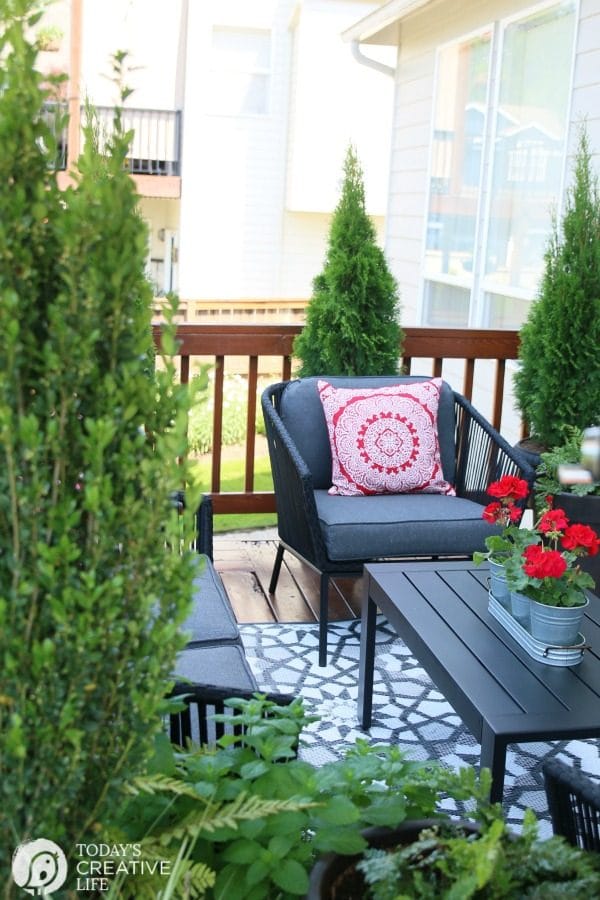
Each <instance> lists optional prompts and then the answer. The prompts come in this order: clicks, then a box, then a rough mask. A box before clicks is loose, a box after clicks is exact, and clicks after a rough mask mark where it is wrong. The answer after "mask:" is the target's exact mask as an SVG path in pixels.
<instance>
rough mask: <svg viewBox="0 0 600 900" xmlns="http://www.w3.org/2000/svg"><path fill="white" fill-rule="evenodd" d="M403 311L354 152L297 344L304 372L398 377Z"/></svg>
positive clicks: (348, 159)
mask: <svg viewBox="0 0 600 900" xmlns="http://www.w3.org/2000/svg"><path fill="white" fill-rule="evenodd" d="M399 314H400V309H399V301H398V290H397V286H396V282H395V281H394V278H393V276H392V275H391V273H390V271H389V269H388V266H387V263H386V260H385V256H384V254H383V251H382V250H381V248H380V247H379V246H378V244H377V241H376V233H375V228H374V226H373V223H372V222H371V220H370V219H369V217H368V216H367V214H366V211H365V190H364V184H363V175H362V170H361V167H360V164H359V162H358V159H357V157H356V153H355V152H354V150H353V149H352V147H350V148H349V149H348V152H347V154H346V160H345V163H344V184H343V188H342V195H341V198H340V201H339V203H338V205H337V207H336V210H335V212H334V215H333V219H332V221H331V228H330V232H329V243H328V249H327V255H326V259H325V266H324V268H323V271H322V272H321V273H320V274H319V275H317V277H316V278H315V279H314V281H313V294H312V297H311V301H310V304H309V306H308V309H307V315H306V325H305V326H304V329H303V331H302V333H301V334H300V335H299V336H298V337H297V339H296V341H295V344H294V355H295V356H296V357H297V358H298V359H300V361H301V368H300V371H299V374H300V375H303V376H304V375H386V374H395V373H396V372H397V371H398V358H399V355H400V345H401V342H402V340H403V333H402V329H401V327H400V324H399Z"/></svg>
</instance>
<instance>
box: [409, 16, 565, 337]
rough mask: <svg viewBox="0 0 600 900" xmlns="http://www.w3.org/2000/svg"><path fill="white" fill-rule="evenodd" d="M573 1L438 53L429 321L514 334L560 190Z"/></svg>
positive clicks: (427, 266)
mask: <svg viewBox="0 0 600 900" xmlns="http://www.w3.org/2000/svg"><path fill="white" fill-rule="evenodd" d="M574 7H575V3H574V2H573V0H564V2H560V3H554V4H552V5H551V6H548V5H546V6H545V7H544V8H543V9H538V10H536V11H534V12H530V13H529V14H528V15H526V16H521V17H519V18H518V19H512V20H510V21H505V22H501V23H498V24H497V25H495V26H490V27H489V28H488V29H485V30H483V31H482V32H480V33H479V34H477V35H474V36H473V35H472V36H470V37H469V38H468V39H465V40H462V41H460V42H457V43H455V44H452V45H450V46H446V47H443V48H441V49H440V50H439V51H438V60H437V76H436V93H435V100H434V111H433V141H432V152H431V162H430V173H429V200H428V221H427V236H426V241H425V260H424V275H425V277H424V290H423V311H422V320H423V322H424V324H427V325H448V326H452V325H454V326H461V327H465V326H468V325H471V326H476V327H477V326H478V327H490V328H502V327H505V328H518V327H519V326H520V324H521V323H522V322H523V321H524V319H525V318H526V316H527V312H528V307H529V303H530V302H531V300H532V299H533V297H534V296H535V294H536V291H537V288H538V285H539V281H540V278H541V275H542V271H543V265H544V250H545V248H546V242H547V239H548V236H549V234H550V229H551V219H552V211H553V208H556V206H557V204H558V202H559V200H560V196H561V190H562V180H563V176H564V157H565V144H566V136H567V125H568V112H569V97H570V87H571V68H572V61H573V45H574V33H575V10H574Z"/></svg>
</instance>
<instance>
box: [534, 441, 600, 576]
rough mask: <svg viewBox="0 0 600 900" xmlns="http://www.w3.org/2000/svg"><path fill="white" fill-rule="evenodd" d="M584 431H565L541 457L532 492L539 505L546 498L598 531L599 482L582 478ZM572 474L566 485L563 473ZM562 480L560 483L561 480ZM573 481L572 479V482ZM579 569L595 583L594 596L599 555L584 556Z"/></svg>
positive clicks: (599, 512) (599, 509) (570, 517)
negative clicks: (561, 438) (557, 442)
mask: <svg viewBox="0 0 600 900" xmlns="http://www.w3.org/2000/svg"><path fill="white" fill-rule="evenodd" d="M582 444H583V430H582V429H581V428H568V429H566V430H565V438H564V440H563V442H562V443H561V444H559V445H558V446H556V447H552V448H551V449H550V450H548V451H546V452H544V453H542V454H541V462H540V465H539V466H538V468H537V471H536V480H535V493H536V498H537V501H538V503H542V502H543V501H544V498H545V497H547V496H552V497H554V502H555V504H557V505H558V506H560V507H561V509H564V511H565V513H566V515H567V516H568V517H569V519H572V520H577V521H578V522H581V523H583V524H586V525H589V526H590V527H591V528H594V529H595V530H596V531H600V481H593V480H592V479H591V478H590V479H589V480H582V479H581V466H580V465H579V463H580V459H581V448H582ZM565 468H566V469H567V471H569V470H570V471H571V472H573V473H574V474H573V476H571V477H570V479H569V480H570V483H566V482H565V480H564V475H563V474H562V472H564V471H565ZM561 478H562V480H561ZM571 478H572V480H571ZM580 565H581V567H582V569H583V570H584V571H585V572H588V573H589V574H590V575H591V576H592V578H593V579H594V583H595V590H596V593H598V592H599V589H600V555H599V554H596V555H595V556H587V557H585V558H584V559H582V560H581V563H580Z"/></svg>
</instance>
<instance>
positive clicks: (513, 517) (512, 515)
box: [508, 506, 523, 523]
mask: <svg viewBox="0 0 600 900" xmlns="http://www.w3.org/2000/svg"><path fill="white" fill-rule="evenodd" d="M522 515H523V510H522V509H521V507H520V506H511V507H510V508H509V511H508V518H509V519H510V521H511V522H515V523H516V522H520V521H521V517H522Z"/></svg>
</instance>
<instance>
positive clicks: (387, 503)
mask: <svg viewBox="0 0 600 900" xmlns="http://www.w3.org/2000/svg"><path fill="white" fill-rule="evenodd" d="M315 500H316V504H317V512H318V516H319V523H320V525H321V530H322V534H323V539H324V541H325V546H326V548H327V556H328V558H329V559H330V560H332V561H333V562H336V561H346V560H354V561H356V562H359V561H361V560H362V561H364V560H368V559H387V558H394V557H406V556H470V555H471V554H472V553H473V552H474V551H475V550H485V543H484V541H485V538H486V537H487V536H488V535H490V534H496V533H498V528H496V527H494V526H492V525H489V524H488V523H487V522H486V521H485V520H484V519H482V518H481V513H482V511H483V509H484V507H483V506H482V505H480V504H479V503H475V502H474V501H472V500H466V499H464V498H462V497H449V496H445V495H443V494H379V495H377V496H373V497H339V496H332V495H331V494H329V493H328V492H327V491H326V490H318V491H315Z"/></svg>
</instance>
